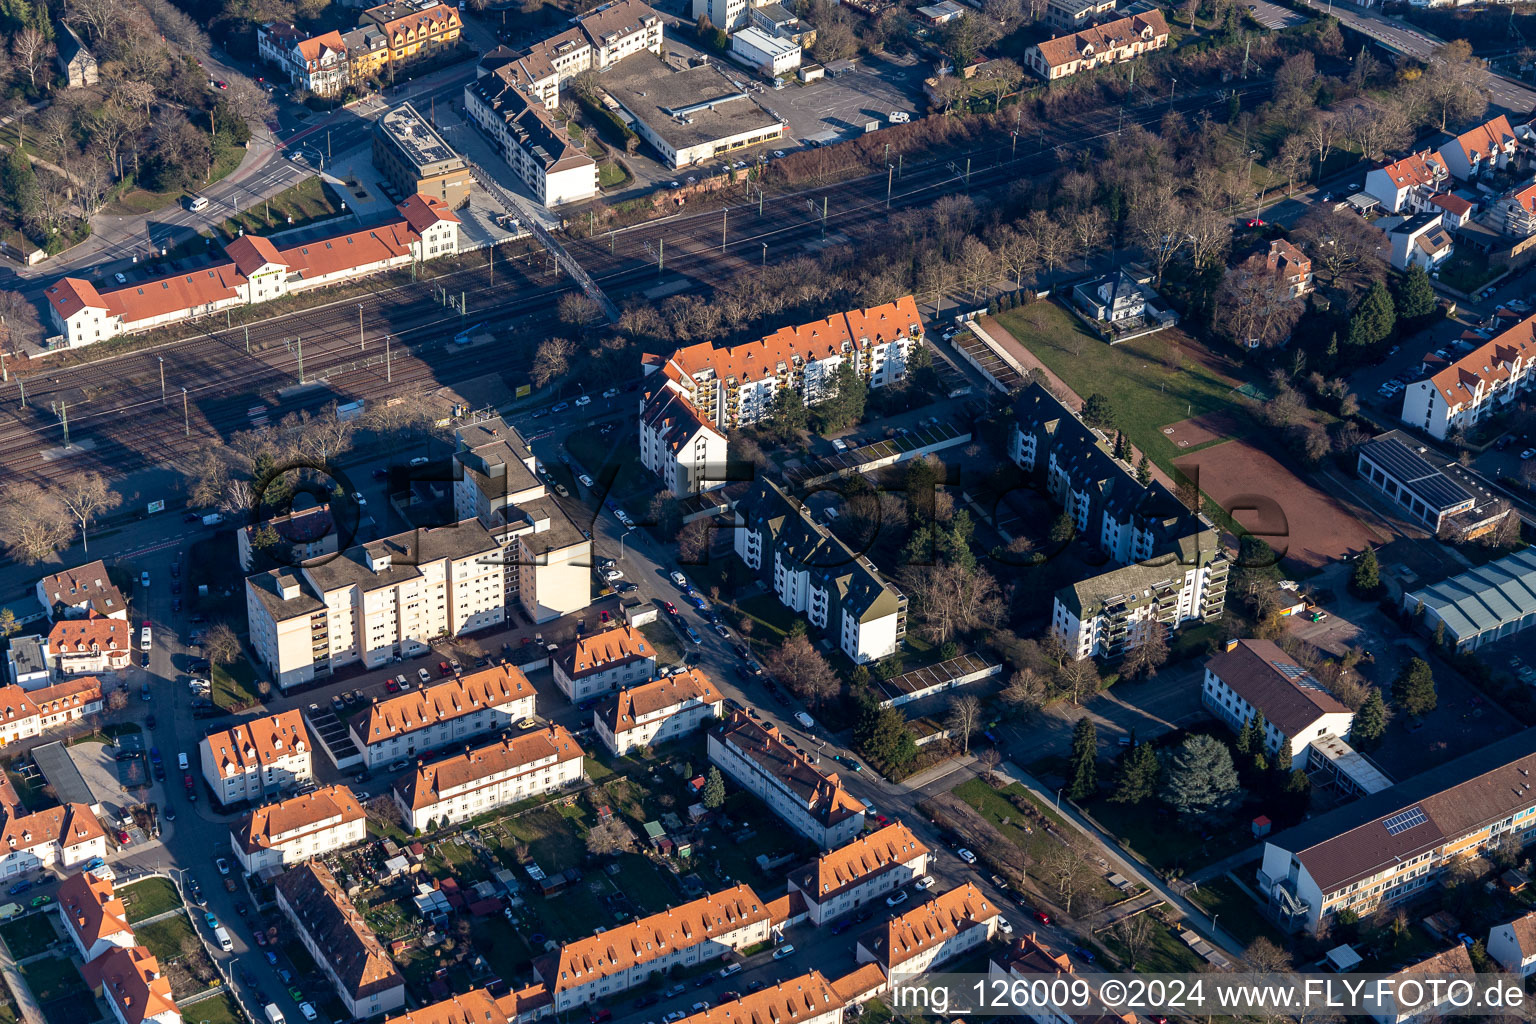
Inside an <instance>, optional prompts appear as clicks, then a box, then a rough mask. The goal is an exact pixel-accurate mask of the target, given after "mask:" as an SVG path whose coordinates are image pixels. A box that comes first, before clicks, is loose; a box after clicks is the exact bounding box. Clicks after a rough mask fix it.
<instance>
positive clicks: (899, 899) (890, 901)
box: [885, 889, 911, 907]
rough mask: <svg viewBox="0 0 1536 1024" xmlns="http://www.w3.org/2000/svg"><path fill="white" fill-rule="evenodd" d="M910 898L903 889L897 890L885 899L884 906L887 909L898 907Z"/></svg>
mask: <svg viewBox="0 0 1536 1024" xmlns="http://www.w3.org/2000/svg"><path fill="white" fill-rule="evenodd" d="M910 898H911V897H909V896H908V895H907V891H906V890H905V889H898V890H896V891H895V892H893V893H891V895H889V896H887V897H886V898H885V905H886V906H888V907H899V906H901V905H902V904H903V903H905V902H907V900H908V899H910Z"/></svg>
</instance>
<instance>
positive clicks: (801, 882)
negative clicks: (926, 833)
mask: <svg viewBox="0 0 1536 1024" xmlns="http://www.w3.org/2000/svg"><path fill="white" fill-rule="evenodd" d="M929 852H930V851H929V849H928V847H927V846H925V845H923V842H922V840H920V839H918V838H917V836H915V835H913V834H912V830H911V829H909V828H907V826H905V825H903V824H902V823H901V822H899V821H897V822H893V823H892V824H889V825H887V826H885V827H884V828H882V829H878V830H877V831H874V832H871V833H869V834H868V835H865V836H860V837H859V838H857V839H855V840H854V841H853V842H851V843H849V844H848V845H847V846H840V847H838V848H837V849H835V850H832V851H831V852H829V853H824V854H822V855H821V856H820V857H817V858H816V859H815V860H813V861H811V863H809V864H807V865H805V866H804V867H802V868H799V869H798V870H796V871H794V872H793V873H791V874H790V876H789V891H790V892H792V893H793V892H798V893H799V894H800V896H801V898H803V899H804V900H805V906H806V912H807V913H808V914H809V915H810V918H811V921H812V922H813V923H815V924H818V925H823V924H826V923H827V922H829V921H831V920H833V919H834V918H838V917H841V916H842V915H844V914H847V913H851V912H852V911H854V910H857V909H858V908H860V907H862V906H865V905H866V904H868V903H870V902H871V901H873V900H878V899H883V898H884V897H886V896H888V895H889V894H890V893H892V892H894V891H895V890H897V889H900V888H901V887H902V886H904V885H906V884H907V883H908V882H911V881H914V880H915V879H918V878H921V877H923V875H925V874H927V872H928V854H929Z"/></svg>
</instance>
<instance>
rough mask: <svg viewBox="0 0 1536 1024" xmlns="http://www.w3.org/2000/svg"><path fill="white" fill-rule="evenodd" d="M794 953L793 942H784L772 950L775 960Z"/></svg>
mask: <svg viewBox="0 0 1536 1024" xmlns="http://www.w3.org/2000/svg"><path fill="white" fill-rule="evenodd" d="M794 955H795V944H794V943H793V942H786V943H785V944H784V945H782V946H780V947H779V948H778V949H776V950H774V951H773V958H774V959H775V960H783V959H784V958H786V957H791V956H794Z"/></svg>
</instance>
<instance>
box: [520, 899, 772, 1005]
mask: <svg viewBox="0 0 1536 1024" xmlns="http://www.w3.org/2000/svg"><path fill="white" fill-rule="evenodd" d="M772 927H773V923H772V920H771V915H770V913H769V910H768V905H767V904H766V903H764V902H763V901H762V900H761V899H759V898H758V895H757V893H755V892H753V891H752V888H751V887H750V886H748V885H745V884H742V885H737V886H735V887H734V888H731V889H726V890H724V891H723V892H717V893H715V894H713V895H711V896H704V897H701V898H699V899H696V900H694V901H693V902H691V903H685V904H683V905H682V906H680V907H674V908H672V909H670V910H666V911H663V912H662V913H659V914H652V915H650V916H649V917H643V918H640V919H639V920H637V921H633V922H630V923H629V924H621V925H616V926H614V927H612V928H610V929H608V930H607V931H605V932H600V933H598V934H596V935H592V936H589V937H588V938H585V939H577V940H576V941H574V942H568V943H566V944H565V945H564V946H562V947H560V951H559V953H558V954H555V955H552V956H548V957H543V958H541V959H539V960H536V961H534V970H535V971H537V972H538V974H539V976H540V978H541V979H542V980H543V982H544V985H545V987H546V988H547V989H548V990H549V992H550V994H551V995H552V996H553V997H554V1006H553V1009H554V1012H555V1013H564V1012H565V1011H566V1010H569V1009H571V1008H573V1007H578V1006H585V1005H587V1004H588V1003H593V1002H598V1001H600V1000H604V999H606V998H608V997H611V996H615V995H618V994H619V993H621V992H626V991H628V990H629V989H631V988H634V987H635V986H636V985H640V984H643V983H645V982H648V981H650V980H651V979H652V978H653V977H655V976H656V975H662V976H665V975H666V974H667V972H669V971H670V970H672V968H673V967H692V966H693V965H695V964H702V963H705V962H707V961H711V960H719V959H720V955H721V954H722V953H725V952H728V951H735V952H739V951H740V950H743V949H746V948H747V947H748V946H755V945H757V944H758V943H761V942H766V941H767V940H768V938H769V936H770V934H771V931H772Z"/></svg>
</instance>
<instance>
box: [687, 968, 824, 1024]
mask: <svg viewBox="0 0 1536 1024" xmlns="http://www.w3.org/2000/svg"><path fill="white" fill-rule="evenodd" d="M839 987H840V986H839V985H838V984H836V983H834V982H830V981H828V980H827V979H826V978H825V977H823V976H822V974H821V972H820V971H815V970H813V971H811V972H810V973H809V974H802V975H800V976H799V977H797V978H788V979H786V980H784V981H777V982H774V983H773V984H771V985H769V986H768V987H766V988H761V989H758V990H757V991H756V992H748V993H746V994H745V995H740V996H737V997H735V998H733V999H726V1000H724V1001H722V1002H721V1003H720V1005H719V1006H710V1007H708V1008H707V1009H705V1010H703V1011H701V1012H699V1013H695V1014H693V1015H692V1016H689V1017H684V1018H683V1019H682V1020H681V1021H679V1022H678V1024H744V1022H748V1021H750V1022H761V1024H768V1022H773V1024H842V1021H843V1010H844V1009H845V1008H846V1007H847V1005H848V999H847V998H846V996H845V995H844V994H843V993H842V992H840V991H839ZM706 1005H707V1004H706Z"/></svg>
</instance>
